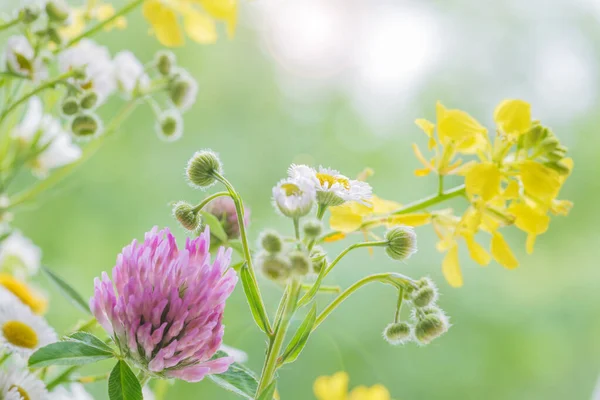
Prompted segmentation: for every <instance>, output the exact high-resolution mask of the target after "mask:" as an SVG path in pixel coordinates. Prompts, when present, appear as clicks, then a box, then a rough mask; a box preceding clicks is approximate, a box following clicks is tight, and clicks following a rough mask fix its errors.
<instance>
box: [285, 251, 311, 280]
mask: <svg viewBox="0 0 600 400" xmlns="http://www.w3.org/2000/svg"><path fill="white" fill-rule="evenodd" d="M288 258H289V259H290V264H291V266H292V271H293V272H294V273H295V274H296V275H300V276H304V275H306V274H308V273H309V272H310V270H311V266H312V263H311V261H310V258H309V257H308V255H307V254H306V253H305V252H303V251H300V250H294V251H292V252H291V253H290V254H288Z"/></svg>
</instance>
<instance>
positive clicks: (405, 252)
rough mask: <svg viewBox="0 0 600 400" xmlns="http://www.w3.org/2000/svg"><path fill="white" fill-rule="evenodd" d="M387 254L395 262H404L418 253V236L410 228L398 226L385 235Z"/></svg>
mask: <svg viewBox="0 0 600 400" xmlns="http://www.w3.org/2000/svg"><path fill="white" fill-rule="evenodd" d="M385 239H386V240H387V246H386V248H385V252H386V253H387V255H388V256H390V258H392V259H393V260H398V261H404V260H406V259H408V258H409V257H410V256H412V255H413V254H415V253H416V252H417V234H416V233H415V230H414V229H413V228H411V227H409V226H396V227H394V228H391V229H390V230H388V231H387V232H386V234H385Z"/></svg>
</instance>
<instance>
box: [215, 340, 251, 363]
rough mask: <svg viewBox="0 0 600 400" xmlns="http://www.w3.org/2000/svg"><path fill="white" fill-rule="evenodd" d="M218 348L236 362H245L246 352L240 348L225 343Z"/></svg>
mask: <svg viewBox="0 0 600 400" xmlns="http://www.w3.org/2000/svg"><path fill="white" fill-rule="evenodd" d="M219 350H221V351H223V352H225V353H227V355H228V356H229V357H233V360H234V361H235V362H236V363H240V364H242V363H245V362H246V361H248V354H247V353H246V352H245V351H243V350H240V349H236V348H235V347H231V346H227V345H226V344H222V345H221V347H220V348H219Z"/></svg>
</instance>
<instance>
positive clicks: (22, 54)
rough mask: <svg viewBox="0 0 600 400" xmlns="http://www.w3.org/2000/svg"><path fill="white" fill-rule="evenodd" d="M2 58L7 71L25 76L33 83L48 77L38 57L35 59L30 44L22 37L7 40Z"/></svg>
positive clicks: (17, 36)
mask: <svg viewBox="0 0 600 400" xmlns="http://www.w3.org/2000/svg"><path fill="white" fill-rule="evenodd" d="M4 57H5V63H6V68H7V69H8V70H9V71H12V72H14V73H17V74H19V75H25V76H27V77H29V78H31V79H32V80H33V81H34V82H39V81H41V80H43V79H46V78H47V77H48V70H47V68H46V66H45V65H44V63H43V61H42V60H41V58H40V57H36V55H35V50H34V49H33V47H32V46H31V43H29V40H27V38H26V37H25V36H23V35H15V36H11V37H9V38H8V40H7V42H6V50H5V54H4Z"/></svg>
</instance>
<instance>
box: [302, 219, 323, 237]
mask: <svg viewBox="0 0 600 400" xmlns="http://www.w3.org/2000/svg"><path fill="white" fill-rule="evenodd" d="M302 230H303V231H304V235H306V237H308V238H311V239H314V238H316V237H317V236H319V235H320V234H321V232H323V224H322V223H321V221H319V220H318V219H311V220H308V221H306V222H305V223H304V225H302Z"/></svg>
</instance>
